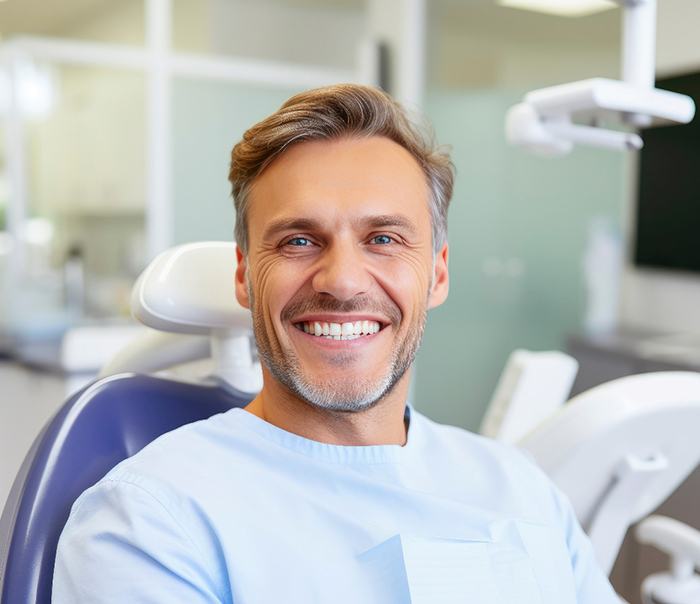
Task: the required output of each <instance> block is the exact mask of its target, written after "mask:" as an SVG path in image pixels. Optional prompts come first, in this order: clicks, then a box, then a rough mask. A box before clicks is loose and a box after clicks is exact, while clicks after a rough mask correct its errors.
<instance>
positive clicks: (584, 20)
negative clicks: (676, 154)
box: [0, 0, 620, 45]
mask: <svg viewBox="0 0 700 604" xmlns="http://www.w3.org/2000/svg"><path fill="white" fill-rule="evenodd" d="M111 1H112V2H114V1H115V0H111ZM118 1H119V2H125V1H132V2H138V3H142V2H143V0H118ZM194 1H197V2H198V1H201V0H174V2H176V3H177V2H194ZM239 1H240V0H239ZM249 1H254V0H249ZM268 1H271V2H272V3H279V4H287V5H292V6H300V7H307V8H309V7H314V6H324V7H329V6H333V7H337V8H340V9H356V10H362V9H363V7H364V5H365V0H268ZM109 5H110V0H60V1H55V0H50V1H47V0H4V1H0V36H2V37H7V36H10V35H15V34H42V35H57V34H58V33H59V32H61V30H63V29H65V28H67V27H68V26H69V25H72V24H75V23H76V22H78V21H81V20H84V19H89V18H90V16H91V15H92V14H95V13H99V12H100V11H103V10H106V9H108V7H109ZM428 7H429V15H430V19H431V22H432V23H436V22H437V23H440V24H441V26H445V27H449V28H450V29H452V30H460V31H464V32H465V33H467V34H468V33H469V32H472V31H474V32H478V33H479V34H481V35H484V33H493V35H497V36H498V37H499V38H508V39H510V40H513V41H518V42H526V43H533V44H534V43H538V42H547V43H550V42H559V41H561V42H562V43H565V44H571V43H582V44H605V45H607V44H615V43H617V40H618V39H619V36H620V19H619V14H620V11H617V10H614V11H606V12H603V13H598V14H595V15H590V16H588V17H579V18H566V17H556V16H551V15H545V14H538V13H532V12H528V11H522V10H516V9H511V8H504V7H502V6H498V5H497V4H496V2H495V0H429V2H428Z"/></svg>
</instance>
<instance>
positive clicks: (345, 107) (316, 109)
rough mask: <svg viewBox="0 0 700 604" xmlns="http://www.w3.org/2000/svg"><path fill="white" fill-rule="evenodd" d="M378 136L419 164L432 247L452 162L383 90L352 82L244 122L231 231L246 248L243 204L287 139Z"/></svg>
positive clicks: (437, 245) (233, 178) (441, 230)
mask: <svg viewBox="0 0 700 604" xmlns="http://www.w3.org/2000/svg"><path fill="white" fill-rule="evenodd" d="M353 136H355V137H364V136H366V137H369V136H383V137H386V138H388V139H390V140H392V141H394V142H395V143H397V144H399V145H401V146H402V147H404V148H405V149H406V150H407V151H409V153H411V155H413V157H414V158H415V159H416V161H417V162H418V163H419V164H420V166H421V168H422V169H423V172H424V173H425V177H426V180H427V183H428V187H429V190H430V216H431V222H432V236H433V251H434V253H437V252H439V251H440V249H441V248H442V246H443V244H444V243H445V241H446V240H447V208H448V206H449V204H450V199H451V197H452V187H453V182H454V167H453V165H452V162H451V161H450V156H449V154H448V152H447V151H446V150H444V149H443V148H439V147H437V146H436V144H435V142H434V141H433V138H432V136H431V134H426V133H424V132H422V131H421V130H420V129H419V128H418V127H417V126H416V125H414V124H413V123H412V122H411V121H410V119H409V118H408V116H407V114H406V112H405V110H404V109H403V108H402V107H401V105H399V104H398V103H397V102H396V101H394V100H393V99H392V98H391V97H390V96H389V95H388V94H386V93H384V92H382V91H381V90H379V89H377V88H373V87H370V86H361V85H358V84H338V85H335V86H327V87H324V88H316V89H315V90H309V91H307V92H302V93H300V94H297V95H295V96H293V97H291V98H290V99H289V100H288V101H286V102H285V103H284V104H283V105H282V106H281V107H280V108H279V109H278V110H277V111H276V112H275V113H273V114H272V115H270V116H269V117H267V118H265V119H264V120H263V121H261V122H258V123H257V124H255V125H254V126H252V127H251V128H249V129H248V130H247V131H246V132H245V134H244V135H243V140H241V141H240V142H239V143H237V144H236V146H235V147H234V148H233V151H232V152H231V169H230V172H229V181H230V182H231V185H232V187H233V203H234V207H235V209H236V227H235V237H236V243H237V245H238V247H239V248H240V249H241V251H242V252H243V253H244V254H247V253H248V221H247V210H248V204H249V201H250V191H251V188H252V185H253V182H254V181H255V179H256V178H257V177H258V176H259V175H260V174H261V173H262V172H263V170H265V168H266V167H267V166H269V165H270V164H271V163H272V162H273V161H274V160H275V158H276V157H278V156H279V155H280V153H282V152H283V151H284V150H285V149H286V148H287V147H289V145H292V144H296V143H300V142H303V141H310V140H322V139H326V140H330V139H338V138H342V137H353Z"/></svg>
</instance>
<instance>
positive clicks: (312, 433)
mask: <svg viewBox="0 0 700 604" xmlns="http://www.w3.org/2000/svg"><path fill="white" fill-rule="evenodd" d="M410 374H411V370H410V369H409V370H408V371H407V372H406V373H405V374H404V375H403V377H402V378H401V379H400V380H399V381H398V382H397V383H396V385H395V386H394V388H393V389H392V391H391V392H390V393H389V394H387V395H386V396H385V397H384V398H382V400H381V401H379V402H378V403H377V404H376V405H374V406H373V407H371V408H369V409H365V410H363V411H355V412H350V411H330V410H328V409H322V408H319V407H315V406H314V405H311V404H309V403H307V402H306V401H304V400H302V399H300V398H298V397H297V396H295V395H294V394H292V393H291V392H290V391H289V390H288V389H287V388H286V387H284V386H283V385H282V384H280V383H279V382H278V381H277V380H275V379H274V378H273V377H272V376H271V375H270V374H269V372H268V371H267V368H263V388H262V390H261V391H260V394H258V396H256V397H255V398H254V399H253V400H252V401H251V402H250V403H249V404H248V406H246V408H245V410H246V411H248V412H249V413H252V414H253V415H257V416H258V417H260V418H261V419H264V420H265V421H266V422H269V423H271V424H273V425H274V426H277V427H278V428H281V429H283V430H286V431H287V432H292V433H294V434H298V435H299V436H303V437H304V438H308V439H310V440H315V441H318V442H322V443H327V444H332V445H404V444H406V426H405V424H404V413H405V408H406V400H407V397H408V386H409V383H410V379H411V378H410Z"/></svg>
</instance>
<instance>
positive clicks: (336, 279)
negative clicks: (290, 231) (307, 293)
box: [312, 241, 372, 301]
mask: <svg viewBox="0 0 700 604" xmlns="http://www.w3.org/2000/svg"><path fill="white" fill-rule="evenodd" d="M371 279H372V277H371V275H370V273H369V272H368V271H367V267H366V266H365V261H364V258H363V252H362V249H361V248H360V246H359V245H358V244H357V243H356V242H355V241H346V242H334V243H333V244H332V245H331V246H329V247H328V248H327V249H326V250H325V252H324V254H323V256H322V258H321V261H320V264H319V267H318V270H317V271H316V274H315V275H314V276H313V279H312V286H313V288H314V291H316V292H318V293H323V294H329V295H331V296H333V297H334V298H336V299H337V300H340V301H345V300H350V299H352V298H354V297H355V296H358V295H361V294H364V293H366V292H367V291H369V288H370V285H371Z"/></svg>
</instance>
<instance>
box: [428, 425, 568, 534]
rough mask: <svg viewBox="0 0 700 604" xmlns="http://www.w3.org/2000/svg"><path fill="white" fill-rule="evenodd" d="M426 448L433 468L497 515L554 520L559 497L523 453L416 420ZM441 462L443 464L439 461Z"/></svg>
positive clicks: (542, 473) (538, 469) (448, 426)
mask: <svg viewBox="0 0 700 604" xmlns="http://www.w3.org/2000/svg"><path fill="white" fill-rule="evenodd" d="M416 415H417V416H418V417H417V419H418V421H419V422H420V428H421V433H422V440H423V447H422V448H425V450H426V451H433V452H434V456H435V458H436V459H435V463H436V464H437V463H439V464H440V466H442V467H444V468H445V472H446V473H449V474H450V475H451V476H452V477H453V478H454V479H456V480H457V481H460V480H462V481H463V483H462V484H463V485H464V489H466V491H467V493H468V494H469V496H470V497H472V498H474V497H477V498H479V499H483V503H484V505H488V506H490V507H493V508H494V511H497V512H503V513H508V514H515V515H518V516H521V517H523V518H527V519H531V520H535V521H538V522H542V521H546V520H551V517H552V515H553V514H556V512H557V509H556V508H557V507H558V505H559V504H558V492H557V489H556V487H555V486H554V484H553V483H552V482H551V480H550V479H549V477H548V476H546V474H545V473H544V472H543V471H542V470H541V469H540V468H539V466H537V464H536V463H535V462H534V461H533V460H532V459H531V458H530V457H529V456H528V455H527V454H526V453H525V452H523V451H522V450H520V449H518V448H517V447H515V446H513V445H509V444H504V443H501V442H498V441H496V440H493V439H491V438H487V437H485V436H481V435H479V434H475V433H473V432H470V431H469V430H465V429H463V428H459V427H457V426H450V425H446V424H440V423H438V422H435V421H433V420H431V419H429V418H427V417H425V416H424V415H422V414H416ZM438 460H439V461H438Z"/></svg>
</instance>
